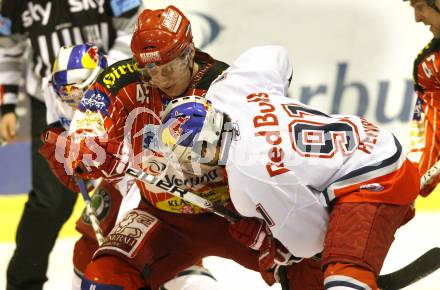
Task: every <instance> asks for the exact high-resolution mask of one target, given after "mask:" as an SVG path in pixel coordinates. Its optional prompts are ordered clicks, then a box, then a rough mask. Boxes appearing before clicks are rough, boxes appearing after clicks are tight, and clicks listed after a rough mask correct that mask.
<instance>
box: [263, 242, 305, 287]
mask: <svg viewBox="0 0 440 290" xmlns="http://www.w3.org/2000/svg"><path fill="white" fill-rule="evenodd" d="M301 260H302V258H298V257H295V256H294V255H292V254H291V253H289V251H288V250H287V249H286V248H285V247H284V246H283V245H282V244H281V243H280V242H279V241H278V240H276V239H274V238H273V237H272V236H270V235H268V236H267V238H266V239H264V241H263V244H262V246H261V248H260V257H259V265H258V267H259V269H260V274H261V277H263V279H264V281H266V283H267V284H268V285H270V286H271V285H273V284H274V283H275V282H279V281H280V277H279V275H278V274H279V269H280V267H282V266H288V265H292V264H293V263H298V262H300V261H301Z"/></svg>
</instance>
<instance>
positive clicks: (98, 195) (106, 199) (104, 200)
mask: <svg viewBox="0 0 440 290" xmlns="http://www.w3.org/2000/svg"><path fill="white" fill-rule="evenodd" d="M91 200H92V207H93V209H94V210H95V213H96V217H97V218H98V220H99V221H103V220H104V219H105V218H106V217H107V215H108V213H109V210H110V206H111V195H110V193H109V192H107V191H106V190H105V189H103V188H99V189H98V190H96V191H95V193H94V194H93V196H92V197H91ZM81 218H82V220H83V222H84V223H86V224H91V221H90V218H89V216H88V215H87V213H86V211H85V210H84V211H83V213H82V215H81Z"/></svg>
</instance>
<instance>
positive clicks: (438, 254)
mask: <svg viewBox="0 0 440 290" xmlns="http://www.w3.org/2000/svg"><path fill="white" fill-rule="evenodd" d="M439 174H440V161H437V162H436V163H435V164H434V165H433V166H432V167H431V168H430V169H429V170H428V171H426V172H425V174H423V176H422V177H421V178H420V188H421V189H423V188H424V187H425V186H426V185H428V184H429V183H430V182H431V181H432V179H434V178H435V177H437V176H438V175H439ZM439 268H440V248H438V247H435V248H432V249H430V250H429V251H427V252H426V253H424V254H423V255H421V256H420V257H419V258H417V259H416V260H414V261H413V262H412V263H410V264H408V265H406V266H405V267H403V268H402V269H399V270H397V271H395V272H393V273H389V274H386V275H382V276H379V279H378V285H379V287H380V288H381V289H383V290H395V289H401V288H404V287H406V286H408V285H411V284H413V283H415V282H417V281H419V280H421V279H423V278H425V277H426V276H428V275H430V274H432V273H433V272H435V271H437V270H438V269H439Z"/></svg>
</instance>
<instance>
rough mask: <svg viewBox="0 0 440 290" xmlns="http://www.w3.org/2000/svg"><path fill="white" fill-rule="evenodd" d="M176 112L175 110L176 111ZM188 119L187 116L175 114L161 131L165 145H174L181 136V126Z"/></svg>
mask: <svg viewBox="0 0 440 290" xmlns="http://www.w3.org/2000/svg"><path fill="white" fill-rule="evenodd" d="M176 113H177V112H176ZM188 120H189V116H177V117H176V118H174V119H172V120H170V123H169V125H168V126H166V127H165V128H164V129H163V131H162V141H163V142H164V143H165V144H167V145H176V144H178V142H179V139H180V137H182V132H183V129H182V126H183V125H184V124H185V123H186V122H187V121H188Z"/></svg>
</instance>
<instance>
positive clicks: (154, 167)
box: [142, 160, 167, 176]
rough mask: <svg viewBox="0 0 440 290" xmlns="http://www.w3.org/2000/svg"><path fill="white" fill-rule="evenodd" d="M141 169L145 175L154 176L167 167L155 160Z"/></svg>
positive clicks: (143, 165)
mask: <svg viewBox="0 0 440 290" xmlns="http://www.w3.org/2000/svg"><path fill="white" fill-rule="evenodd" d="M142 168H143V171H144V172H145V173H147V174H150V175H154V176H156V175H159V174H161V173H162V172H164V171H165V169H166V168H167V165H166V164H165V163H162V162H159V161H157V160H150V161H148V162H146V163H144V164H142Z"/></svg>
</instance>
